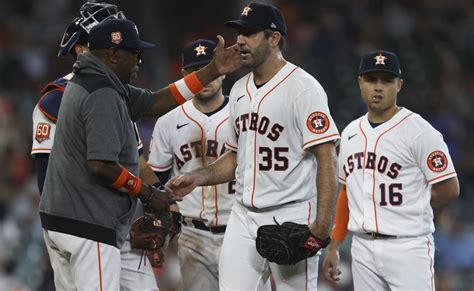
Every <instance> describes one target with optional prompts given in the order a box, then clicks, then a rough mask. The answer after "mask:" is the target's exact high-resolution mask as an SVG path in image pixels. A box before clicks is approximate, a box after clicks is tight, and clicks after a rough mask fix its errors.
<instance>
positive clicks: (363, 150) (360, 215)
mask: <svg viewBox="0 0 474 291" xmlns="http://www.w3.org/2000/svg"><path fill="white" fill-rule="evenodd" d="M401 76H402V75H401V70H400V64H399V60H398V57H397V55H396V54H395V53H393V52H388V51H374V52H370V53H368V54H367V55H365V56H364V57H363V58H362V60H361V63H360V67H359V77H358V83H359V88H360V91H361V95H362V100H363V101H364V102H365V103H366V104H367V108H368V113H367V114H365V115H364V116H362V117H360V118H358V119H356V120H354V121H352V122H351V123H350V124H349V125H348V126H347V127H346V128H345V129H344V131H343V132H342V136H341V143H340V152H339V181H340V182H341V183H342V185H343V186H342V190H341V193H340V197H339V199H338V205H337V210H336V221H335V228H334V231H333V241H332V242H331V244H330V246H329V250H328V253H327V256H326V258H325V261H324V264H323V270H324V274H325V277H326V278H327V279H328V280H330V281H338V280H339V277H338V276H339V274H340V271H339V270H338V268H337V263H338V249H339V247H340V245H341V244H342V242H343V240H344V237H345V231H346V229H349V230H350V231H352V232H353V233H354V236H353V240H352V272H353V278H354V288H355V290H434V288H435V284H434V268H433V265H434V253H435V246H434V241H433V236H432V233H433V232H434V224H433V210H432V207H438V206H441V205H444V204H445V203H447V202H448V201H449V200H451V199H453V198H456V197H457V196H458V195H459V183H458V179H457V176H456V171H455V169H454V165H453V162H452V160H451V157H450V155H449V151H448V147H447V146H446V144H445V143H444V141H443V136H442V135H441V134H440V133H439V132H438V131H437V130H436V129H434V128H433V127H432V126H431V125H430V124H429V123H428V122H427V121H426V120H424V119H423V118H422V117H421V116H420V115H418V114H416V113H414V112H412V111H410V110H408V109H406V108H403V107H399V106H397V94H398V92H400V90H401V88H402V85H403V79H401Z"/></svg>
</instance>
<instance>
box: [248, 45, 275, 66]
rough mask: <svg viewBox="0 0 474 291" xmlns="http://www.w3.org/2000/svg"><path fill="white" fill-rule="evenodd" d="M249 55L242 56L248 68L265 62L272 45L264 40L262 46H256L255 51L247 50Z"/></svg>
mask: <svg viewBox="0 0 474 291" xmlns="http://www.w3.org/2000/svg"><path fill="white" fill-rule="evenodd" d="M246 52H248V55H247V56H245V57H242V58H241V59H242V65H243V66H244V67H247V68H256V67H258V66H260V65H261V64H263V63H264V62H265V61H266V59H267V57H268V56H269V55H270V46H269V45H268V43H266V42H264V43H263V44H262V45H261V46H259V47H256V48H255V49H254V50H253V51H246Z"/></svg>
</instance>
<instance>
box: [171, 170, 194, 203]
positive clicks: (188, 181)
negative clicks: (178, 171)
mask: <svg viewBox="0 0 474 291" xmlns="http://www.w3.org/2000/svg"><path fill="white" fill-rule="evenodd" d="M197 186H198V184H197V181H196V179H194V178H193V176H192V175H180V176H175V177H173V178H171V179H170V180H169V181H168V182H167V183H166V184H165V190H166V191H167V192H168V193H170V194H171V196H172V197H173V198H174V199H176V200H179V201H180V200H182V199H183V197H184V196H186V195H187V194H189V193H191V191H193V190H194V188H196V187H197Z"/></svg>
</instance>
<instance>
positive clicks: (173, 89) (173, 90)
mask: <svg viewBox="0 0 474 291" xmlns="http://www.w3.org/2000/svg"><path fill="white" fill-rule="evenodd" d="M168 89H170V91H171V95H173V97H174V100H176V103H178V105H181V104H183V103H184V102H186V99H184V96H183V95H181V93H180V92H179V90H178V87H176V85H175V83H171V84H169V85H168Z"/></svg>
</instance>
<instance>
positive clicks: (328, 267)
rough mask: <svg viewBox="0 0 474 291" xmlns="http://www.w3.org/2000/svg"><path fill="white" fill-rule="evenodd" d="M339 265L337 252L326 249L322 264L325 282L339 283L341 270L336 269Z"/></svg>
mask: <svg viewBox="0 0 474 291" xmlns="http://www.w3.org/2000/svg"><path fill="white" fill-rule="evenodd" d="M338 263H339V251H338V250H335V249H330V248H328V249H327V252H326V256H325V257H324V262H323V273H324V277H325V278H326V280H328V281H329V282H333V283H336V282H337V281H340V280H341V278H340V277H339V275H341V270H339V268H338V267H337V264H338Z"/></svg>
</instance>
